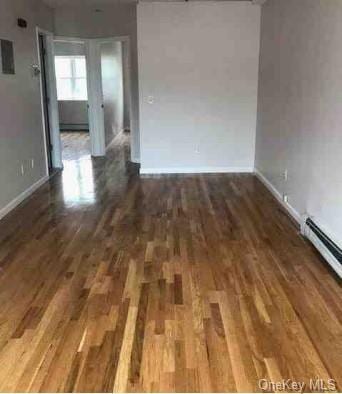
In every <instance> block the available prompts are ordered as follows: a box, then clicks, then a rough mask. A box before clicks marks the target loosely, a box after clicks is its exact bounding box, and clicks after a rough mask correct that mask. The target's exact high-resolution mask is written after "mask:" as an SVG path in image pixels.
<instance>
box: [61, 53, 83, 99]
mask: <svg viewBox="0 0 342 394" xmlns="http://www.w3.org/2000/svg"><path fill="white" fill-rule="evenodd" d="M57 59H67V60H69V61H70V71H71V76H70V77H59V76H58V75H57V73H56V80H57V81H56V82H57V99H58V101H88V86H87V59H86V56H84V55H70V56H68V55H61V56H59V55H55V64H56V60H57ZM77 59H82V60H84V62H85V71H86V74H85V76H84V77H78V76H77V75H76V60H77ZM55 67H56V65H55ZM58 80H70V81H71V98H62V99H60V98H59V94H58V93H59V92H58ZM77 80H85V82H86V98H84V99H78V98H76V96H75V91H76V81H77Z"/></svg>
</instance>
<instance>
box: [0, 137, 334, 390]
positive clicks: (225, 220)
mask: <svg viewBox="0 0 342 394" xmlns="http://www.w3.org/2000/svg"><path fill="white" fill-rule="evenodd" d="M128 154H129V151H128V147H127V141H126V140H125V137H122V139H121V140H119V142H118V143H117V144H116V145H114V146H113V148H112V150H111V151H110V152H109V154H108V157H107V158H106V159H96V160H94V159H93V160H91V159H90V158H89V159H88V160H82V161H77V160H76V161H70V162H69V164H68V165H66V168H65V171H64V173H63V174H57V175H56V176H55V177H53V178H52V180H51V181H50V182H49V183H48V184H46V185H45V186H43V187H42V188H41V189H40V190H39V191H38V192H37V193H35V194H34V196H33V197H32V198H31V199H30V200H29V201H28V202H26V203H25V204H24V205H22V206H21V207H19V208H18V209H17V210H16V211H15V212H13V213H12V214H10V215H9V216H8V217H7V218H6V219H5V220H3V221H2V222H1V223H0V234H1V235H0V305H1V309H0V365H1V368H0V390H1V391H7V392H14V391H21V392H24V391H30V392H39V391H46V392H51V391H53V392H70V391H77V392H103V391H105V392H113V391H118V392H124V391H130V392H174V391H178V392H211V391H216V392H225V391H229V392H235V391H240V392H241V391H244V392H248V391H260V388H259V387H258V381H259V379H267V380H273V381H279V380H282V379H292V380H294V381H304V382H306V383H307V386H306V388H305V391H310V387H309V381H310V379H311V378H314V379H316V378H320V379H323V380H324V381H328V379H335V380H336V382H337V384H338V385H339V388H340V389H341V384H342V375H341V373H342V325H341V323H342V313H341V312H342V302H341V301H342V294H341V282H339V281H338V280H337V278H336V277H335V276H334V275H333V274H332V272H331V271H330V270H329V269H328V268H327V265H326V264H325V263H324V262H323V261H322V260H321V258H320V257H319V256H318V255H317V253H316V252H315V251H314V250H313V249H312V248H311V247H310V245H309V244H308V243H306V241H304V240H303V239H302V238H301V237H300V235H299V234H298V230H297V228H296V227H295V225H294V224H293V223H292V222H291V221H290V219H289V218H288V217H287V216H286V215H285V214H284V213H283V211H282V210H281V208H280V207H279V206H278V204H277V202H276V201H275V200H274V199H273V198H272V196H271V195H270V194H269V193H268V191H267V190H266V189H265V188H264V186H263V185H262V184H261V183H260V182H259V181H258V180H257V179H256V178H255V177H254V176H252V175H193V176H190V175H189V176H180V175H178V176H152V177H145V178H144V177H139V175H138V170H137V168H136V166H134V165H132V164H129V163H128V160H127V159H128Z"/></svg>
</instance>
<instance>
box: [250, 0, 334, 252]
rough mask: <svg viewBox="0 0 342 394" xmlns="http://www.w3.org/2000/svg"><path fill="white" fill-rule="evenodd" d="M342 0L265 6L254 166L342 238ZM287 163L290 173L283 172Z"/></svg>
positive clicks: (272, 0) (289, 0)
mask: <svg viewBox="0 0 342 394" xmlns="http://www.w3.org/2000/svg"><path fill="white" fill-rule="evenodd" d="M341 21H342V2H341V0H329V1H326V0H315V1H312V0H300V1H298V0H286V1H284V0H268V1H267V3H266V4H265V5H264V6H263V8H262V29H261V52H260V83H259V103H258V125H257V143H256V166H257V168H258V169H259V171H260V172H261V173H262V174H263V175H264V176H265V177H266V178H267V180H268V181H269V182H271V184H272V185H273V186H274V187H275V188H276V190H277V191H278V192H279V193H281V194H287V195H288V196H289V204H290V205H291V207H292V208H294V210H295V211H296V212H297V214H298V215H302V214H304V213H309V214H311V215H314V217H315V220H316V221H317V222H318V223H319V224H321V225H322V226H323V227H324V228H325V230H326V231H327V232H328V234H330V236H331V237H332V238H333V239H334V240H335V242H337V243H338V244H339V245H340V246H342V171H341V169H342V154H341V152H342V131H341V125H342V51H341V37H342V23H341ZM286 169H287V170H288V181H287V182H285V180H284V179H283V172H284V171H285V170H286Z"/></svg>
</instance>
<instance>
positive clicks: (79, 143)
mask: <svg viewBox="0 0 342 394" xmlns="http://www.w3.org/2000/svg"><path fill="white" fill-rule="evenodd" d="M61 142H62V156H63V161H70V160H81V159H84V158H89V156H90V154H91V150H90V134H89V132H86V131H63V132H61Z"/></svg>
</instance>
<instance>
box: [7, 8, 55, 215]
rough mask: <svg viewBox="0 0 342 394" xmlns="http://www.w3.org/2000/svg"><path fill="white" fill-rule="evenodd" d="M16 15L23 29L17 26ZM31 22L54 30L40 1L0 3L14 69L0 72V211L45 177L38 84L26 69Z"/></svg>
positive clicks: (31, 48)
mask: <svg viewBox="0 0 342 394" xmlns="http://www.w3.org/2000/svg"><path fill="white" fill-rule="evenodd" d="M18 17H22V18H25V19H26V20H27V22H28V28H27V29H20V28H19V27H17V26H16V20H17V18H18ZM36 25H39V26H40V27H42V28H44V29H47V30H50V31H52V29H53V20H52V11H51V10H50V9H49V8H48V7H46V6H44V5H42V3H41V2H40V1H39V0H1V1H0V37H1V38H4V39H8V40H12V41H14V53H15V67H16V74H15V75H3V74H2V73H1V72H0V103H1V105H0V186H1V187H0V212H1V209H3V208H4V207H5V206H6V205H7V204H9V203H10V202H11V201H12V200H13V199H15V198H16V197H17V196H18V195H19V194H21V193H23V192H24V191H25V190H27V189H28V188H29V187H30V186H32V185H33V184H34V183H35V182H37V181H38V180H39V179H41V178H42V177H43V176H45V175H46V166H45V154H44V139H43V126H42V111H41V103H40V82H39V78H37V77H35V76H33V73H32V68H31V65H32V64H34V63H35V64H37V63H38V52H37V42H36V30H35V29H36ZM32 159H33V160H34V168H31V160H32ZM21 164H23V166H24V169H25V174H24V175H23V176H22V175H21V171H20V166H21Z"/></svg>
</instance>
